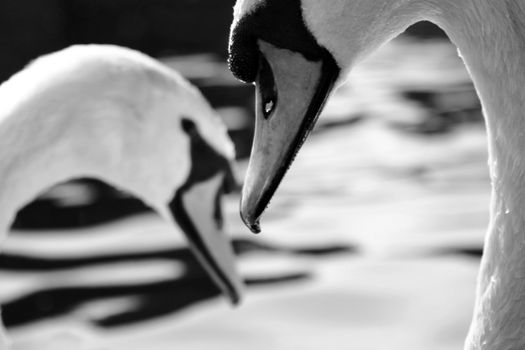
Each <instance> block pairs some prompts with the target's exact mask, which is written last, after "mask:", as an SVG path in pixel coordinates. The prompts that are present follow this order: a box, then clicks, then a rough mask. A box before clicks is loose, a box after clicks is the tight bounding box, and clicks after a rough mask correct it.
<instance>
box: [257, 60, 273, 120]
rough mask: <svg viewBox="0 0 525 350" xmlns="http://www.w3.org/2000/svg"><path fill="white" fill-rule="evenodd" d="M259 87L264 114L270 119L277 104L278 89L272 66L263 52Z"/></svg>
mask: <svg viewBox="0 0 525 350" xmlns="http://www.w3.org/2000/svg"><path fill="white" fill-rule="evenodd" d="M257 87H258V90H259V93H260V95H261V101H262V104H261V105H262V113H263V116H264V118H266V119H268V118H269V117H270V115H271V114H272V112H273V111H274V110H275V107H276V105H277V91H276V88H275V80H274V77H273V72H272V68H271V67H270V64H269V63H268V61H267V60H266V58H265V57H264V55H263V54H260V59H259V74H258V76H257Z"/></svg>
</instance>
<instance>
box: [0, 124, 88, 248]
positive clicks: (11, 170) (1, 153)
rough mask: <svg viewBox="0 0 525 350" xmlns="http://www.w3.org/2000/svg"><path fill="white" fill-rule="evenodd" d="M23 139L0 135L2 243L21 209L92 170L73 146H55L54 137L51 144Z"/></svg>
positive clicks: (0, 237) (0, 231) (0, 232)
mask: <svg viewBox="0 0 525 350" xmlns="http://www.w3.org/2000/svg"><path fill="white" fill-rule="evenodd" d="M0 129H1V127H0ZM0 135H2V136H5V134H4V133H2V132H1V131H0ZM10 136H14V135H10ZM19 141H22V140H20V139H19V140H17V139H16V137H9V136H8V137H7V138H6V137H0V247H1V245H2V243H3V241H4V239H5V238H6V236H7V233H8V231H9V228H10V225H11V224H12V221H13V219H14V217H15V215H16V213H17V211H18V210H19V209H21V208H22V207H23V206H24V205H26V204H28V203H29V202H30V201H31V200H33V199H35V198H36V197H37V196H38V195H39V194H41V193H42V192H43V191H45V190H46V189H48V188H49V187H51V186H53V185H55V184H57V183H60V182H63V181H66V180H69V179H71V178H74V177H79V176H81V175H83V176H88V175H89V173H90V172H89V170H88V169H87V167H86V166H85V164H82V162H79V161H77V160H76V159H75V157H72V154H71V152H70V150H68V149H66V148H62V149H61V148H60V147H55V145H54V144H53V143H52V141H51V140H50V141H49V143H51V144H50V145H48V146H47V147H46V146H44V147H28V146H29V145H28V144H27V143H24V142H19ZM0 251H1V248H0Z"/></svg>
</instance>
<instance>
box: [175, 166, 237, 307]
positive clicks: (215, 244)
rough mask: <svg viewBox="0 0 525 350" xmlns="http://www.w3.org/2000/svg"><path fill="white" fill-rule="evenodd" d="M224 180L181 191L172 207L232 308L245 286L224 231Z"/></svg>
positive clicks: (217, 178)
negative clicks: (222, 197)
mask: <svg viewBox="0 0 525 350" xmlns="http://www.w3.org/2000/svg"><path fill="white" fill-rule="evenodd" d="M224 176H225V175H224V174H222V173H218V174H216V175H214V176H213V177H211V178H209V179H206V180H203V181H202V182H199V183H195V184H192V185H191V186H188V187H184V188H181V189H180V190H179V191H177V194H176V195H175V198H174V199H173V201H172V203H171V204H170V210H171V212H172V215H173V217H174V218H175V220H176V221H177V223H178V224H179V225H180V226H181V227H182V228H183V230H184V233H185V234H186V237H187V238H188V241H189V242H190V245H191V247H192V248H193V251H194V253H195V255H196V256H197V258H198V259H199V260H200V262H201V263H202V264H203V265H204V266H205V267H206V268H207V269H208V270H209V272H210V275H211V276H212V277H213V279H214V280H215V282H216V283H217V285H218V286H219V287H220V289H221V290H222V292H223V293H224V294H225V295H227V296H228V298H229V299H230V301H231V302H232V304H233V305H237V304H238V303H239V302H240V299H241V293H242V286H241V282H240V281H239V279H238V278H237V277H236V276H237V272H236V269H235V266H234V265H233V263H232V260H231V259H230V257H231V256H232V255H233V251H232V247H231V245H230V244H229V240H228V239H226V237H225V233H224V232H223V230H222V228H223V227H222V226H223V224H222V210H221V206H220V197H221V194H222V188H223V184H224V180H225V178H224ZM203 232H206V234H202V233H203Z"/></svg>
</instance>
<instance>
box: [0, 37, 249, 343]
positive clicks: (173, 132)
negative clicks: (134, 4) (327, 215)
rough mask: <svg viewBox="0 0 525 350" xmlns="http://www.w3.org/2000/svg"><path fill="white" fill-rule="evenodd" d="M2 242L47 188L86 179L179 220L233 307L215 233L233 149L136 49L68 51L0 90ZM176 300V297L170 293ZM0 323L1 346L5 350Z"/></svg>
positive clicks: (177, 84) (201, 108) (180, 82)
mask: <svg viewBox="0 0 525 350" xmlns="http://www.w3.org/2000/svg"><path fill="white" fill-rule="evenodd" d="M0 101H1V102H0V238H1V240H0V243H1V242H3V241H4V240H5V238H6V235H7V232H8V230H9V227H10V224H11V223H12V220H13V219H14V215H15V214H16V211H17V210H18V209H20V208H21V207H22V206H23V205H25V204H27V203H28V202H29V201H31V200H32V199H34V198H35V197H36V196H37V195H38V194H40V193H41V192H42V191H44V190H46V189H47V188H49V187H50V186H52V185H54V184H56V183H58V182H62V181H66V180H69V179H72V178H78V177H93V178H98V179H101V180H104V181H106V182H107V183H109V184H112V185H114V186H116V187H118V188H121V189H124V190H126V191H128V192H130V193H132V194H134V195H135V196H136V197H137V198H140V199H142V200H143V201H144V202H145V203H146V204H148V205H150V206H151V207H152V208H153V209H154V210H156V211H157V212H158V213H159V214H160V215H161V216H162V217H163V218H164V219H165V220H168V221H169V222H172V223H175V222H177V223H178V224H179V225H180V226H181V228H182V229H183V231H184V233H185V234H186V236H187V238H188V240H189V242H190V245H191V247H192V248H193V251H194V252H195V254H196V255H197V257H198V258H199V260H200V262H201V263H202V264H203V265H204V267H205V268H206V269H207V271H208V272H209V273H210V275H211V276H212V277H213V279H214V280H215V282H216V283H217V284H218V286H219V287H220V288H221V289H222V291H223V292H224V293H226V294H227V295H228V296H229V298H230V299H231V301H232V302H233V303H237V302H238V300H239V298H240V292H241V280H240V278H239V276H238V275H237V272H236V270H235V266H234V255H233V252H232V249H231V246H230V242H229V239H228V237H227V236H226V235H224V234H223V232H222V218H221V207H220V196H221V194H222V193H223V191H224V190H227V189H228V186H230V188H232V187H231V186H232V185H234V182H235V181H234V177H233V173H232V167H231V166H232V161H233V156H234V150H233V145H232V143H231V141H230V139H229V138H228V136H227V133H226V128H225V127H224V125H223V124H222V123H221V121H220V119H219V117H218V116H217V115H216V114H215V113H214V111H213V110H212V108H211V107H210V106H209V105H208V103H207V102H206V101H205V99H204V98H203V97H202V95H201V94H200V93H199V92H198V91H197V90H196V89H195V88H194V87H193V86H191V85H190V84H189V83H188V82H187V81H186V80H184V79H183V78H182V77H181V76H179V75H178V74H177V73H175V72H173V71H172V70H170V69H168V68H167V67H164V66H163V65H161V64H159V63H157V62H156V61H155V60H153V59H151V58H149V57H147V56H145V55H143V54H140V53H138V52H135V51H132V50H129V49H124V48H119V47H116V46H106V45H87V46H73V47H71V48H68V49H65V50H63V51H59V52H57V53H54V54H50V55H47V56H44V57H42V58H39V59H38V60H36V61H35V62H33V63H32V64H30V65H29V66H28V67H27V68H25V69H24V70H23V71H21V72H20V73H18V74H16V75H15V76H13V77H12V78H11V79H10V80H8V81H7V82H5V83H4V84H3V85H1V86H0ZM175 297H176V296H175ZM6 344H7V342H6V339H5V334H3V332H2V330H1V323H0V349H1V350H5V349H6V348H7V345H6Z"/></svg>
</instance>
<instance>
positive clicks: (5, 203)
mask: <svg viewBox="0 0 525 350" xmlns="http://www.w3.org/2000/svg"><path fill="white" fill-rule="evenodd" d="M32 109H33V107H32V106H31V105H30V106H29V107H28V108H27V110H24V109H23V108H20V109H19V110H17V111H16V113H13V114H14V115H13V116H5V115H0V251H1V246H2V243H3V241H4V239H5V238H6V236H7V233H8V230H9V228H10V225H11V223H12V220H13V219H14V216H15V215H16V213H17V211H18V210H19V209H21V208H22V207H23V206H24V205H26V204H28V203H29V202H30V201H31V200H33V199H35V197H37V196H38V195H39V194H41V193H42V192H43V191H45V190H47V189H48V188H49V187H51V186H53V185H56V184H58V183H60V182H63V181H66V180H69V179H72V178H78V177H97V178H100V179H104V180H106V181H110V180H112V179H113V177H114V176H113V174H118V171H116V170H115V169H118V164H119V163H118V162H119V159H120V150H119V149H120V147H119V146H118V143H119V142H120V141H119V140H120V138H119V135H118V134H117V135H112V134H109V135H108V132H106V129H107V125H104V124H102V123H100V122H99V123H90V122H89V121H87V120H86V119H85V118H84V120H81V119H82V118H75V117H76V116H72V115H70V114H69V113H60V112H57V113H50V114H44V115H42V116H37V115H36V114H38V113H39V112H38V108H36V109H35V110H36V112H35V111H34V110H32ZM28 111H29V112H28ZM15 114H16V115H15ZM73 118H75V119H74V120H73ZM111 136H113V137H111Z"/></svg>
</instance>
